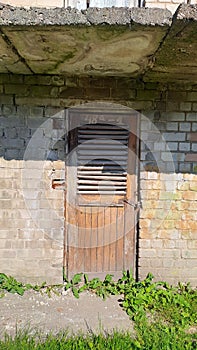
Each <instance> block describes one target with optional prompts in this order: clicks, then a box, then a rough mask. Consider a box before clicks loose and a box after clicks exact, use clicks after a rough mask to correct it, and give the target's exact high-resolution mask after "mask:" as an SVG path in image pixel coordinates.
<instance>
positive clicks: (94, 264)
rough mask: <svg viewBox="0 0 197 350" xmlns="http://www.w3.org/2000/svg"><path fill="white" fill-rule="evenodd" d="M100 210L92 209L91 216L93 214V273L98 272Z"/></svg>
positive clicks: (91, 252)
mask: <svg viewBox="0 0 197 350" xmlns="http://www.w3.org/2000/svg"><path fill="white" fill-rule="evenodd" d="M98 209H99V208H97V207H92V208H91V214H92V230H91V251H90V254H91V271H92V272H96V265H97V244H98V243H97V241H98V237H97V233H98V229H97V227H98V218H97V216H98Z"/></svg>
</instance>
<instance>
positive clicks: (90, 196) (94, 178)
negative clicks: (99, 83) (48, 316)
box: [64, 109, 138, 278]
mask: <svg viewBox="0 0 197 350" xmlns="http://www.w3.org/2000/svg"><path fill="white" fill-rule="evenodd" d="M137 119H138V118H137V114H136V113H131V112H128V110H127V109H126V111H125V109H123V111H122V110H121V111H120V110H119V111H116V110H112V111H111V110H109V111H108V112H106V111H105V110H104V111H102V110H101V111H100V110H99V111H96V112H95V110H94V111H92V110H89V109H87V110H83V111H81V110H80V109H79V110H77V109H74V110H71V111H70V112H69V115H68V125H69V129H70V131H69V133H68V144H69V149H68V156H67V161H66V162H67V164H66V165H67V166H66V183H67V191H66V200H65V223H66V224H65V255H64V268H65V272H66V274H67V276H68V277H71V276H72V275H74V274H76V273H79V272H84V273H87V274H88V275H89V277H90V278H92V277H96V276H97V277H100V278H103V277H104V276H105V275H106V274H107V273H110V274H113V275H114V277H115V278H118V277H119V276H120V275H121V274H122V271H123V270H127V269H129V270H130V269H132V270H133V273H134V274H135V260H136V257H135V253H136V252H135V246H136V213H137V212H136V208H135V206H134V203H135V202H136V201H137V200H138V198H137V174H136V173H137V139H138V138H137V136H136V135H137Z"/></svg>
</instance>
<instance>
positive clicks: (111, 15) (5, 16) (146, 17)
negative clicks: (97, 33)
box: [0, 4, 172, 26]
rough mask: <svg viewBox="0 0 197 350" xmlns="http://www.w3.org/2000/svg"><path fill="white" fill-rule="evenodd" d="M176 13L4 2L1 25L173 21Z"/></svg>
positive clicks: (162, 10) (157, 23)
mask: <svg viewBox="0 0 197 350" xmlns="http://www.w3.org/2000/svg"><path fill="white" fill-rule="evenodd" d="M171 22H172V14H171V12H170V11H168V10H164V9H159V8H153V9H145V8H115V7H112V8H101V9H98V8H88V9H87V10H83V11H79V10H76V9H74V8H54V9H47V8H22V7H12V6H9V5H3V4H1V5H0V25H2V26H11V25H14V26H16V25H20V26H21V25H25V26H35V25H41V26H45V25H81V24H84V25H103V24H105V25H129V24H132V23H138V24H141V25H153V26H155V25H159V26H164V25H168V26H169V25H171Z"/></svg>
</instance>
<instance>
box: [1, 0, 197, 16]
mask: <svg viewBox="0 0 197 350" xmlns="http://www.w3.org/2000/svg"><path fill="white" fill-rule="evenodd" d="M5 3H6V4H9V5H11V6H22V7H46V8H55V7H67V6H71V7H76V8H78V9H81V8H82V9H85V8H86V6H87V5H86V1H83V0H81V1H78V2H76V0H67V1H65V0H50V1H48V0H33V1H30V0H5ZM134 3H135V2H134ZM182 3H185V4H187V3H188V1H187V0H182V1H181V0H145V1H144V2H143V1H141V4H142V5H141V6H145V7H149V8H152V7H153V8H154V7H157V8H163V9H168V10H170V11H171V12H172V13H174V12H175V11H176V9H177V7H178V6H179V5H180V4H182ZM196 3H197V0H190V4H196ZM114 6H116V7H118V1H114ZM101 7H103V1H101ZM119 7H122V3H121V4H120V6H119Z"/></svg>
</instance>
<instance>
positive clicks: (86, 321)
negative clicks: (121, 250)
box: [0, 291, 133, 338]
mask: <svg viewBox="0 0 197 350" xmlns="http://www.w3.org/2000/svg"><path fill="white" fill-rule="evenodd" d="M63 294H65V295H63ZM63 294H61V295H60V296H57V295H55V294H53V295H52V297H51V298H49V297H48V296H47V295H46V294H44V295H41V294H40V293H37V292H34V291H27V292H25V294H24V295H23V296H19V295H17V294H10V293H7V294H6V295H5V297H3V298H1V299H0V336H1V338H2V337H3V335H4V334H5V332H6V333H7V334H9V335H12V336H14V335H15V334H16V332H18V330H25V329H27V328H28V329H29V331H30V332H31V333H32V332H35V331H41V332H42V334H47V333H49V332H52V333H54V334H55V333H57V332H59V331H61V330H68V332H71V333H78V332H79V331H83V332H88V331H93V332H100V331H109V332H111V331H112V330H114V329H116V330H123V331H124V330H129V331H131V332H132V331H133V325H132V322H131V321H130V320H129V318H128V316H127V314H126V313H125V312H124V311H123V310H122V308H121V307H120V303H119V302H118V299H119V298H118V297H115V296H112V297H110V298H107V299H106V300H105V301H103V300H102V299H101V298H99V297H97V296H96V295H95V294H92V293H90V292H83V293H82V294H80V298H79V299H76V298H75V297H74V296H73V295H72V292H71V291H68V292H66V293H65V292H63Z"/></svg>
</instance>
